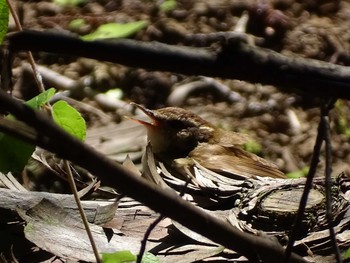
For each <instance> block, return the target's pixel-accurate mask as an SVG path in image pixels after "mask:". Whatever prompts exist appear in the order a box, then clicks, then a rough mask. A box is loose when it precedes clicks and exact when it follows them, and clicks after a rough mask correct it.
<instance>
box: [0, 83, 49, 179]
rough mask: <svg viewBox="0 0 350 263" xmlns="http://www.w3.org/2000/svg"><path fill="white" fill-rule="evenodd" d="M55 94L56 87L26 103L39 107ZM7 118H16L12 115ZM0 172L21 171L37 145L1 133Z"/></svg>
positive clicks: (35, 107) (32, 106)
mask: <svg viewBox="0 0 350 263" xmlns="http://www.w3.org/2000/svg"><path fill="white" fill-rule="evenodd" d="M54 94H55V89H53V88H51V89H48V90H47V91H45V92H43V93H41V94H39V95H38V96H36V97H34V98H32V99H31V100H29V101H27V102H26V104H27V105H28V106H29V107H31V108H33V109H39V108H40V107H42V106H43V105H45V104H46V103H47V102H48V101H49V100H50V98H51V97H52V96H53V95H54ZM6 118H8V119H15V118H14V117H13V116H12V115H8V116H7V117H6ZM0 148H1V151H0V172H2V173H8V172H20V171H22V170H23V168H24V166H25V165H26V164H27V163H28V160H29V158H30V156H31V155H32V153H33V152H34V150H35V145H33V144H29V143H26V142H24V141H22V140H19V139H17V138H15V137H13V136H10V135H8V134H4V133H0Z"/></svg>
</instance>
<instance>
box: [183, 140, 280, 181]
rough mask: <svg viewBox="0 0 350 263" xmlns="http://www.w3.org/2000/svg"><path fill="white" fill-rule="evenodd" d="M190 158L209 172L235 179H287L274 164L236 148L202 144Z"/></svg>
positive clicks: (191, 153)
mask: <svg viewBox="0 0 350 263" xmlns="http://www.w3.org/2000/svg"><path fill="white" fill-rule="evenodd" d="M189 157H192V158H194V159H195V160H196V161H197V162H198V163H199V164H201V165H202V166H204V167H205V168H207V169H209V170H212V171H215V172H217V173H219V174H222V175H225V176H229V177H233V178H237V177H243V178H251V177H255V176H263V177H272V178H286V176H285V175H284V174H283V173H282V172H281V171H279V170H278V169H277V167H276V166H275V165H274V164H271V163H270V162H268V161H266V160H264V159H262V158H260V157H259V156H257V155H255V154H252V153H249V152H246V151H244V150H243V149H241V148H238V147H235V146H232V147H225V146H221V145H218V144H215V145H214V144H200V145H198V146H197V147H196V148H195V149H194V150H193V151H192V152H190V154H189Z"/></svg>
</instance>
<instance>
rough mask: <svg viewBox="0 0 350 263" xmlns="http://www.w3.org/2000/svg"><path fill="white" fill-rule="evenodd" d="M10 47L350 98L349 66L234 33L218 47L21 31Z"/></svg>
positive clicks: (316, 94)
mask: <svg viewBox="0 0 350 263" xmlns="http://www.w3.org/2000/svg"><path fill="white" fill-rule="evenodd" d="M8 46H9V49H10V50H11V51H12V52H17V51H21V50H30V51H45V52H52V53H57V54H66V55H72V56H80V57H88V58H93V59H98V60H104V61H109V62H114V63H119V64H122V65H125V66H129V67H142V68H145V69H148V70H160V71H171V72H174V73H180V74H185V75H205V76H210V77H221V78H228V79H239V80H245V81H249V82H253V83H255V82H258V83H261V84H269V85H275V86H276V87H277V88H279V89H280V90H282V91H285V92H300V93H308V94H311V95H313V96H321V97H322V96H325V97H339V98H345V99H350V69H349V67H345V66H339V65H334V64H331V63H327V62H322V61H318V60H313V59H305V58H298V57H287V56H284V55H282V54H279V53H277V52H274V51H271V50H268V49H263V48H259V47H254V46H250V45H248V44H247V43H246V42H245V40H244V39H242V37H237V38H235V37H234V36H232V37H231V38H230V39H227V40H226V42H225V43H223V44H222V47H221V50H218V51H212V50H210V49H208V48H193V47H184V46H182V47H180V46H171V45H166V44H162V43H158V42H149V43H145V42H140V41H136V40H131V39H118V40H113V41H111V40H109V41H91V42H88V41H83V40H80V39H79V38H76V37H71V36H66V35H62V34H57V33H47V32H38V31H23V32H18V33H14V34H12V35H10V36H8Z"/></svg>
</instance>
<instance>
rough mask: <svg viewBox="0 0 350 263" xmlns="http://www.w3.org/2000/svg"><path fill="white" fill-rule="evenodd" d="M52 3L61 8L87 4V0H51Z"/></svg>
mask: <svg viewBox="0 0 350 263" xmlns="http://www.w3.org/2000/svg"><path fill="white" fill-rule="evenodd" d="M53 2H54V3H55V4H57V5H61V6H77V5H80V4H83V3H85V2H87V0H53Z"/></svg>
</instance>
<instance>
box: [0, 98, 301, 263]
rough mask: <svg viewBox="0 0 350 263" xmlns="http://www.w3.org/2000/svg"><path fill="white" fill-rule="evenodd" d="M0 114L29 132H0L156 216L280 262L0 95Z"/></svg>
mask: <svg viewBox="0 0 350 263" xmlns="http://www.w3.org/2000/svg"><path fill="white" fill-rule="evenodd" d="M0 110H5V111H8V112H10V113H11V114H13V115H14V116H15V117H16V118H17V119H18V120H21V121H23V122H25V123H26V124H28V125H29V126H31V127H27V128H25V130H24V132H23V131H22V129H21V127H22V128H23V124H21V125H16V124H17V123H18V122H13V121H9V120H7V119H4V118H2V119H1V118H0V124H1V125H0V130H2V131H5V132H8V133H10V134H12V135H15V136H18V137H20V138H22V139H25V140H27V141H29V142H32V143H36V144H37V145H38V146H40V147H42V148H44V149H47V150H49V151H51V152H53V153H56V154H57V155H58V156H60V157H61V158H63V159H67V160H70V161H72V162H73V163H75V164H77V165H79V166H81V167H83V168H85V169H87V170H88V171H89V172H91V173H92V174H94V175H96V176H98V177H99V178H100V179H101V181H102V182H103V183H104V184H105V185H109V186H111V187H113V188H116V189H118V190H119V191H121V192H122V193H123V194H126V195H128V196H130V197H132V198H134V199H136V200H138V201H140V202H142V203H144V204H145V205H147V206H149V207H150V208H151V209H153V210H155V211H157V212H160V213H161V214H162V215H164V216H167V217H170V218H172V219H174V220H175V221H177V222H179V223H181V224H182V225H184V226H186V227H188V228H189V229H191V230H193V231H195V232H197V233H200V234H202V235H203V236H205V237H207V238H209V239H211V240H213V241H214V242H217V243H219V244H221V245H223V246H225V247H227V248H229V249H232V250H234V251H236V252H238V253H240V254H242V255H244V256H246V257H247V258H248V259H250V260H251V261H252V262H257V261H259V260H263V261H264V262H276V263H279V262H283V253H284V249H283V248H282V246H281V245H280V244H279V243H278V242H276V241H273V240H271V239H268V238H263V237H259V236H254V235H251V234H247V233H244V232H241V231H239V230H238V229H237V228H235V227H233V226H232V225H230V224H229V223H228V222H225V221H223V220H221V219H218V218H215V217H213V216H211V215H209V214H208V213H205V212H204V211H202V210H201V209H199V208H197V207H195V206H193V205H192V204H190V203H189V202H186V201H184V200H183V199H181V198H180V197H179V196H178V195H177V194H176V192H175V191H171V190H168V189H161V188H160V187H159V186H157V185H154V184H151V183H149V182H148V181H146V180H145V179H143V178H141V177H140V176H138V175H134V174H133V173H131V172H130V171H127V170H125V169H124V168H123V167H121V166H120V165H118V164H117V163H115V162H114V161H112V160H110V159H108V158H107V157H106V156H104V155H102V154H101V153H98V152H97V151H95V150H94V149H92V148H91V147H90V146H88V145H86V144H84V143H82V142H81V141H79V140H78V139H76V138H74V137H72V136H70V135H69V134H68V133H66V132H65V131H64V130H63V129H61V128H60V127H58V126H57V125H56V124H55V123H54V122H53V121H52V120H51V119H50V118H49V117H48V116H46V115H44V114H43V113H40V112H37V111H34V110H33V109H31V108H29V107H28V106H26V105H24V104H23V103H21V102H19V101H16V100H15V99H13V98H12V97H11V96H9V95H8V94H6V93H5V92H3V91H0ZM9 124H10V125H9ZM27 132H28V133H27ZM28 134H29V135H28ZM291 259H292V260H291V262H306V261H305V260H304V259H303V258H302V257H300V256H298V255H296V254H292V257H291Z"/></svg>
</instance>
